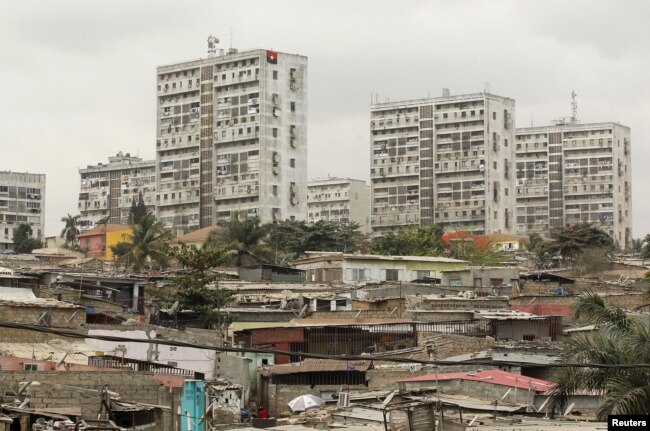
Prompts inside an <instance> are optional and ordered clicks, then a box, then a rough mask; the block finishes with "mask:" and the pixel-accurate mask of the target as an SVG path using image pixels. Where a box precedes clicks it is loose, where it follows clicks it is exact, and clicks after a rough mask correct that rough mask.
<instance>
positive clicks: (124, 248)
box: [111, 241, 131, 262]
mask: <svg viewBox="0 0 650 431" xmlns="http://www.w3.org/2000/svg"><path fill="white" fill-rule="evenodd" d="M130 250H131V244H130V243H128V242H125V241H121V242H118V243H117V244H115V245H112V246H111V252H112V253H113V257H114V258H115V259H117V260H118V261H120V262H124V260H125V259H124V257H125V256H126V255H127V253H129V251H130Z"/></svg>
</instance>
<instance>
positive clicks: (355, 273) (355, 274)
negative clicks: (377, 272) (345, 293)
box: [348, 268, 368, 281]
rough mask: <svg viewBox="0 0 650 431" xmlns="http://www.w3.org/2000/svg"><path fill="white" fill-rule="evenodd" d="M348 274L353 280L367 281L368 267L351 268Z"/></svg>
mask: <svg viewBox="0 0 650 431" xmlns="http://www.w3.org/2000/svg"><path fill="white" fill-rule="evenodd" d="M348 275H349V277H350V280H351V281H366V279H367V275H368V274H367V270H366V269H356V268H349V269H348Z"/></svg>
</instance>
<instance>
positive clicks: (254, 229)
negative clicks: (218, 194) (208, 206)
mask: <svg viewBox="0 0 650 431" xmlns="http://www.w3.org/2000/svg"><path fill="white" fill-rule="evenodd" d="M218 224H219V226H221V229H219V230H217V231H214V232H213V233H212V234H211V235H210V237H209V238H208V239H207V241H206V242H205V246H206V247H208V248H213V249H223V250H230V251H233V252H234V253H233V254H232V255H230V260H229V261H228V262H227V263H228V264H229V265H236V266H244V265H252V264H257V263H266V262H272V261H273V258H272V255H273V253H272V251H271V249H270V247H269V246H268V244H266V243H265V240H266V237H267V234H268V232H269V229H270V225H265V224H262V222H261V221H260V219H259V217H251V218H242V219H239V216H238V215H235V216H234V217H232V218H231V219H230V220H222V221H220V222H219V223H218Z"/></svg>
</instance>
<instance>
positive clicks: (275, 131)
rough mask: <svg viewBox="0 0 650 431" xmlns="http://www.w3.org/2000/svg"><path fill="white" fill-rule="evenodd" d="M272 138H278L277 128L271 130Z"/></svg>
mask: <svg viewBox="0 0 650 431" xmlns="http://www.w3.org/2000/svg"><path fill="white" fill-rule="evenodd" d="M273 137H274V138H277V137H278V128H277V127H274V128H273Z"/></svg>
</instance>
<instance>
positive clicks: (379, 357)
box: [0, 322, 650, 368]
mask: <svg viewBox="0 0 650 431" xmlns="http://www.w3.org/2000/svg"><path fill="white" fill-rule="evenodd" d="M0 328H9V329H22V330H26V331H34V332H40V333H45V334H52V335H58V336H60V337H67V338H79V339H85V338H90V339H93V340H102V341H113V342H131V343H146V344H159V345H164V346H176V347H191V348H195V349H205V350H214V351H216V352H227V353H228V352H229V353H262V354H264V353H266V354H268V353H273V354H276V355H287V356H300V357H302V358H309V359H332V360H337V361H374V362H397V363H406V364H413V363H416V364H421V365H485V366H504V365H508V366H514V367H517V366H521V365H522V362H516V361H495V360H493V359H489V360H488V359H486V360H474V361H472V362H466V361H447V360H440V359H428V360H425V359H410V358H402V357H394V356H391V355H390V353H388V354H367V355H338V356H336V355H326V354H321V353H306V352H293V351H287V350H277V349H259V348H253V347H231V346H221V347H216V346H210V345H206V344H198V343H187V342H183V341H174V340H162V339H159V338H156V339H149V338H147V339H134V338H126V337H116V336H112V335H98V334H94V335H92V334H82V333H79V332H75V331H69V330H64V329H55V328H48V327H44V326H35V325H28V324H24V323H11V322H0ZM215 335H216V334H215ZM525 365H526V367H529V368H532V367H548V366H552V367H558V368H574V367H575V368H650V363H645V364H591V363H581V362H557V363H556V362H554V363H550V364H530V363H525Z"/></svg>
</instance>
